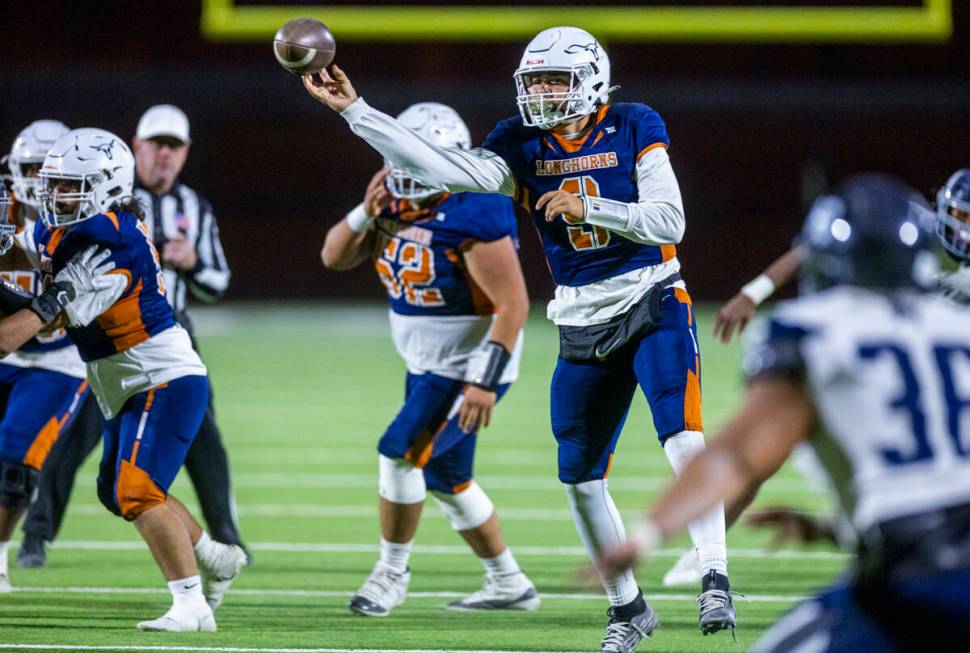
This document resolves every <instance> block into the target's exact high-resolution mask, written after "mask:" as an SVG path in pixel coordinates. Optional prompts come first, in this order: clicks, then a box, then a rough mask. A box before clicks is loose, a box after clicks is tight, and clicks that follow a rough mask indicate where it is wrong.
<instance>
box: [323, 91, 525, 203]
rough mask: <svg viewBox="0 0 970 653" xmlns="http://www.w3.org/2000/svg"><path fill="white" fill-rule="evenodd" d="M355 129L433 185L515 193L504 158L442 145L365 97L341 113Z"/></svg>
mask: <svg viewBox="0 0 970 653" xmlns="http://www.w3.org/2000/svg"><path fill="white" fill-rule="evenodd" d="M340 115H341V116H342V117H343V118H344V120H346V121H347V124H349V125H350V129H351V131H353V132H354V133H355V134H357V135H358V136H360V137H361V138H362V139H364V140H365V141H367V142H368V143H369V144H370V146H371V147H373V148H374V149H375V150H377V151H378V152H380V153H381V154H382V155H384V157H385V158H387V159H388V160H390V161H392V162H393V163H394V165H395V166H397V167H399V168H400V169H402V170H404V171H405V172H406V173H408V174H410V175H412V176H414V177H415V178H416V179H420V180H421V181H422V182H424V183H425V184H427V185H429V186H435V187H442V188H445V189H447V190H449V191H453V192H456V193H457V192H462V191H471V192H477V193H501V194H503V195H508V196H509V197H512V196H514V195H515V177H514V176H513V175H512V170H511V169H510V168H509V166H508V164H507V163H506V162H505V160H504V159H502V157H500V156H499V155H497V154H495V153H494V152H490V151H489V150H483V149H481V148H474V149H471V150H461V149H458V148H442V147H438V146H437V145H433V144H432V143H429V142H427V141H426V140H424V139H423V138H421V137H420V136H418V135H417V134H415V133H414V132H413V131H412V130H410V129H408V128H407V127H405V126H404V125H402V124H401V123H399V122H398V121H397V120H395V119H394V118H392V117H391V116H389V115H387V114H386V113H381V112H380V111H378V110H377V109H374V108H373V107H371V106H370V105H368V104H367V103H366V102H364V99H363V98H357V101H355V102H354V103H353V104H351V105H350V106H349V107H347V108H346V109H344V110H343V111H342V112H341V114H340Z"/></svg>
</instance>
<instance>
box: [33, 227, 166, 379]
mask: <svg viewBox="0 0 970 653" xmlns="http://www.w3.org/2000/svg"><path fill="white" fill-rule="evenodd" d="M34 242H35V243H36V244H37V248H38V250H39V252H40V255H41V266H42V268H43V269H44V271H45V272H46V273H48V274H50V275H52V276H56V275H57V273H58V272H60V271H61V270H62V269H64V266H65V265H66V264H67V262H68V261H70V260H71V259H72V258H73V257H74V256H75V255H76V254H78V253H79V252H83V251H84V250H86V249H87V248H88V247H90V246H91V245H99V246H100V247H106V248H108V249H109V250H110V251H111V259H110V260H111V261H114V264H115V269H114V271H113V272H114V273H115V274H123V275H125V276H126V277H127V278H128V287H127V288H126V289H125V292H124V293H123V294H122V295H121V297H120V298H119V299H118V300H117V301H116V302H115V303H114V304H112V305H111V307H110V308H109V309H108V310H107V311H105V312H104V313H102V314H101V315H100V316H98V317H97V318H96V319H95V320H94V321H93V322H91V324H89V325H88V326H86V327H69V328H68V329H67V332H68V335H69V336H70V338H71V340H72V341H73V342H74V344H75V345H77V348H78V351H79V352H80V354H81V359H82V360H84V361H92V360H98V359H100V358H106V357H108V356H111V355H112V354H116V353H118V352H121V351H126V350H128V349H131V348H132V347H134V346H135V345H137V344H138V343H140V342H144V341H146V340H148V339H149V338H150V337H151V336H153V335H155V334H157V333H161V332H162V331H164V330H165V329H168V328H169V327H172V326H174V325H175V319H174V317H173V315H172V307H171V306H170V305H169V303H168V301H167V300H166V299H165V281H164V278H163V277H162V270H161V266H160V265H159V259H158V252H156V251H155V247H154V246H153V245H152V239H151V234H150V233H149V231H148V229H147V227H146V226H145V224H144V223H143V222H142V221H141V220H139V219H138V218H137V217H136V216H134V215H132V214H131V213H127V212H119V213H100V214H98V215H96V216H94V217H93V218H90V219H88V220H85V221H84V222H81V223H79V224H76V225H73V226H70V227H60V228H57V229H50V228H48V227H47V226H46V225H45V224H44V223H43V222H41V221H38V222H37V224H36V225H35V228H34Z"/></svg>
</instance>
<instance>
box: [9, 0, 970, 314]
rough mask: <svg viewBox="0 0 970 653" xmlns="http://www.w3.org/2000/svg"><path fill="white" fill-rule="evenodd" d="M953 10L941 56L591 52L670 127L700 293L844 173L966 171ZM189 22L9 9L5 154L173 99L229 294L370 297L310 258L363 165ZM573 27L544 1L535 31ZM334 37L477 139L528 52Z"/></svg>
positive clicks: (69, 8) (332, 123)
mask: <svg viewBox="0 0 970 653" xmlns="http://www.w3.org/2000/svg"><path fill="white" fill-rule="evenodd" d="M241 4H246V3H245V2H244V3H241ZM249 4H252V3H249ZM429 4H434V3H429ZM447 4H455V2H453V1H452V2H449V3H447ZM531 4H538V3H531ZM587 4H589V3H587ZM611 4H622V3H618V2H612V3H611ZM683 4H704V3H703V2H690V3H683ZM720 4H724V3H720ZM808 4H820V3H817V2H814V3H808ZM829 4H835V5H838V4H840V3H837V2H832V3H829ZM860 4H881V5H886V4H888V5H898V6H907V5H913V4H918V3H914V2H907V1H905V0H900V1H895V0H890V1H888V2H862V3H860ZM953 4H954V21H955V28H954V34H953V37H952V39H951V40H950V41H949V42H948V43H946V44H904V45H900V44H877V45H873V44H869V45H845V44H827V45H805V44H792V45H781V44H757V45H744V44H740V45H739V44H731V45H727V44H725V45H703V44H694V45H691V44H676V43H663V44H631V43H622V42H615V43H611V42H608V43H606V46H607V48H608V50H609V53H610V57H611V60H612V62H613V78H614V80H615V82H616V83H618V84H620V85H621V86H622V90H621V91H620V92H619V93H618V94H617V96H616V97H617V98H618V99H619V100H621V101H643V102H646V103H648V104H650V105H652V106H653V107H654V108H656V109H657V110H658V111H659V112H660V113H661V115H662V116H663V117H664V118H665V120H666V122H667V125H668V129H669V132H670V135H671V140H672V146H671V150H670V153H671V157H672V159H673V162H674V167H675V170H676V172H677V174H678V177H679V180H680V184H681V188H682V191H683V194H684V198H685V203H686V209H687V219H688V229H687V235H686V240H685V242H684V244H683V245H682V246H681V247H680V255H681V259H682V261H683V263H684V274H685V277H686V279H687V281H688V284H689V285H690V287H691V288H692V290H693V292H694V294H695V296H696V297H698V298H700V299H721V298H724V297H727V296H729V295H730V294H731V293H733V291H734V290H735V289H736V287H737V286H738V285H739V284H740V283H742V282H744V281H746V280H747V279H749V278H750V277H751V276H752V275H753V274H754V273H756V272H757V271H758V270H759V269H760V268H761V266H763V265H764V264H766V263H768V262H769V261H770V260H772V259H773V258H774V257H775V256H776V255H777V254H779V253H781V252H782V251H783V250H784V249H785V248H786V247H787V246H788V244H789V243H790V241H791V238H792V236H793V235H794V233H795V231H796V229H797V227H798V225H799V224H800V220H801V218H802V215H803V211H804V209H805V207H806V202H807V201H808V199H809V198H810V197H811V196H812V195H813V194H815V193H817V192H819V191H821V190H823V189H825V188H826V187H827V186H828V185H829V184H830V183H832V182H833V181H835V180H838V179H839V178H841V177H843V176H844V175H846V174H849V173H852V172H855V171H860V170H869V169H878V170H884V171H887V172H892V173H895V174H898V175H901V176H903V177H904V178H906V179H907V180H909V181H910V182H911V183H912V184H913V185H914V186H916V187H917V188H918V189H920V190H922V191H923V192H926V193H929V192H930V191H931V190H933V189H935V187H936V186H938V185H939V184H940V183H941V182H942V181H943V180H944V179H945V177H946V175H948V174H949V173H950V172H952V171H953V170H954V169H956V168H958V167H961V166H968V165H970V47H968V37H970V3H965V2H954V3H953ZM442 11H448V8H447V5H443V6H442ZM200 12H201V7H200V5H199V3H198V2H194V1H190V2H184V1H183V2H119V1H112V0H107V1H101V2H68V1H61V2H59V1H48V2H43V3H38V2H7V3H4V8H3V14H4V17H3V19H2V22H3V24H4V30H3V36H2V38H0V91H2V92H0V143H2V145H0V149H2V150H4V151H5V150H6V149H7V148H8V147H9V143H10V142H11V141H12V139H13V138H14V136H15V135H16V133H17V131H18V130H19V129H20V128H22V127H23V126H25V125H26V124H27V123H29V122H30V121H31V120H34V119H37V118H57V119H60V120H63V121H64V122H66V123H67V124H68V125H70V126H72V127H81V126H97V127H103V128H106V129H109V130H112V131H114V132H116V133H118V134H119V135H121V136H123V137H126V138H127V137H130V135H131V134H132V133H133V132H134V128H135V123H136V121H137V119H138V117H139V115H140V114H141V112H142V111H143V110H144V109H146V108H147V107H148V106H150V105H151V104H154V103H159V102H171V103H174V104H177V105H179V106H181V107H182V108H183V109H185V110H186V112H187V113H188V115H189V118H190V120H191V122H192V131H193V138H194V145H193V151H192V154H191V156H190V159H189V163H188V166H187V168H186V170H185V172H184V174H183V179H184V180H185V181H186V182H187V183H188V184H190V185H191V186H193V187H195V188H196V189H197V190H199V191H200V192H201V193H203V194H204V195H206V196H207V197H208V198H209V199H210V200H211V201H212V203H213V205H214V207H215V209H216V213H217V216H218V218H219V221H220V225H221V228H222V236H223V242H224V244H225V248H226V252H227V255H228V257H229V260H230V263H231V265H232V269H233V284H232V288H231V291H230V297H231V298H236V299H244V298H269V299H271V298H327V297H348V298H352V297H356V298H379V297H380V296H381V293H382V291H381V290H380V288H379V287H378V285H377V283H376V282H375V280H374V278H373V274H372V272H371V271H370V270H366V269H362V270H359V271H357V272H355V273H354V274H351V275H347V274H342V275H337V274H333V273H329V272H327V271H325V270H324V269H323V268H322V267H321V265H320V264H319V258H318V252H319V247H320V243H321V241H322V238H323V234H324V232H325V230H326V227H327V225H328V224H330V223H331V222H332V221H334V220H336V219H338V218H339V217H341V216H342V215H343V214H344V212H345V211H347V210H348V209H350V208H352V207H353V206H354V204H355V203H356V202H358V201H359V199H360V197H361V193H362V190H363V188H364V185H365V184H366V182H367V180H368V179H369V177H370V174H371V173H372V172H373V171H374V170H375V169H376V168H377V167H378V166H379V165H380V159H379V157H378V155H377V154H376V153H375V152H373V151H372V150H370V149H369V148H368V147H367V146H366V145H365V144H363V142H361V141H359V140H357V139H356V138H354V137H353V136H352V135H351V133H350V131H349V129H347V127H346V125H345V123H344V122H343V121H342V120H341V119H340V118H339V117H337V116H336V115H334V114H332V113H330V112H329V111H328V110H326V109H325V108H324V107H322V106H321V105H318V104H316V103H315V102H314V101H312V100H311V99H310V98H309V97H308V96H307V94H306V93H305V92H304V90H303V88H302V86H301V84H300V82H299V80H298V79H297V78H295V77H293V76H291V75H289V74H287V73H286V72H284V71H283V70H282V69H281V68H280V67H279V66H278V65H277V64H276V62H275V61H274V60H273V57H272V54H271V51H270V44H269V41H268V40H267V41H266V42H258V43H213V42H209V41H207V40H205V39H204V38H203V36H202V34H201V32H200V28H199V18H200ZM318 17H320V18H323V19H324V20H325V16H323V15H319V16H318ZM570 22H571V20H570V16H569V14H568V13H563V12H561V11H554V10H551V9H550V15H549V24H550V25H555V24H569V23H570ZM336 37H337V41H338V62H339V63H340V64H341V66H343V67H344V68H345V69H346V70H347V71H348V73H349V74H350V75H351V77H352V79H353V81H354V82H355V85H356V87H357V90H358V92H359V93H360V94H361V95H362V96H364V97H365V98H367V100H368V101H369V102H370V103H371V104H372V105H374V106H376V107H379V108H381V109H383V110H386V111H389V112H391V113H395V112H398V111H400V110H402V109H403V108H404V107H405V106H407V105H408V104H410V103H411V102H415V101H419V100H437V101H442V102H445V103H448V104H451V105H453V106H454V107H455V108H457V109H458V110H459V112H460V113H461V114H462V115H463V116H464V117H465V119H466V121H467V122H468V124H469V126H470V127H471V129H472V133H473V136H474V138H475V139H476V140H477V141H480V140H481V139H482V138H483V137H484V136H485V134H486V133H487V131H488V129H489V128H490V127H491V126H492V125H493V124H494V123H495V122H496V121H497V120H498V119H499V118H502V117H505V116H508V115H511V114H512V113H513V112H514V111H515V104H514V86H513V83H512V77H511V75H512V71H513V69H514V68H515V67H516V64H517V62H518V59H519V56H520V54H521V49H522V47H523V46H524V44H525V42H524V41H521V42H519V41H514V42H509V43H473V44H451V43H431V44H429V43H421V44H414V43H362V42H348V41H341V38H340V34H339V33H337V34H336ZM521 233H522V250H523V258H524V263H525V267H526V274H527V277H528V281H529V285H530V290H531V294H532V296H533V298H534V299H536V300H541V299H544V298H545V297H547V296H548V295H549V294H550V292H551V283H550V281H549V279H548V275H547V273H546V271H545V264H544V262H543V260H542V256H541V252H540V250H539V247H538V244H537V239H536V237H535V232H534V231H533V229H532V227H531V225H529V224H528V223H527V222H523V223H522V224H521Z"/></svg>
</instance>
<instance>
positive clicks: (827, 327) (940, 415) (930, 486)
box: [744, 286, 970, 532]
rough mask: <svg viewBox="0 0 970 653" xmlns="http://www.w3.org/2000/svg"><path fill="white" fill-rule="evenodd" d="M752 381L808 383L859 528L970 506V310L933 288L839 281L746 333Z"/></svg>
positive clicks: (832, 468)
mask: <svg viewBox="0 0 970 653" xmlns="http://www.w3.org/2000/svg"><path fill="white" fill-rule="evenodd" d="M746 344H747V349H746V352H745V358H744V365H745V371H746V373H747V374H748V376H749V378H751V377H758V376H761V375H770V374H784V375H788V376H792V377H795V378H800V379H802V381H803V383H804V384H805V386H806V387H807V388H808V390H809V392H810V394H811V396H812V398H813V400H814V403H815V406H816V410H817V411H818V415H819V422H820V424H819V427H820V428H819V429H818V431H817V433H815V434H814V435H813V437H812V445H813V446H814V448H815V450H816V453H817V454H818V457H819V460H820V461H821V462H822V464H823V465H824V467H825V469H826V471H827V473H828V474H829V476H830V477H831V479H832V485H833V486H834V488H835V490H836V491H837V492H838V494H839V497H840V500H841V503H842V507H843V509H844V511H845V513H846V516H847V518H848V519H849V521H850V522H851V523H852V525H853V527H854V528H855V529H856V531H857V532H865V531H866V530H867V529H869V528H870V527H872V526H874V525H876V524H878V523H880V522H884V521H887V520H891V519H895V518H899V517H905V516H908V515H914V514H919V513H923V512H926V511H931V510H935V509H940V508H944V507H947V506H956V505H960V504H966V503H970V311H968V310H967V309H966V308H965V307H961V306H958V305H956V304H954V303H952V302H951V301H949V300H947V299H945V298H943V297H940V296H937V295H931V294H928V293H915V292H913V293H902V294H897V295H892V296H890V295H886V294H881V293H875V292H871V291H867V290H864V289H861V288H856V287H847V286H839V287H835V288H831V289H828V290H825V291H823V292H820V293H816V294H813V295H811V296H806V297H803V298H799V299H796V300H793V301H789V302H783V303H781V304H779V305H778V307H777V308H776V310H775V311H774V312H773V313H772V314H771V315H770V316H769V317H768V318H767V319H764V320H762V321H760V324H759V325H758V326H757V327H755V328H753V329H752V330H751V333H750V335H749V336H748V338H747V343H746Z"/></svg>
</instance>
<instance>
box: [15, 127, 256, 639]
mask: <svg viewBox="0 0 970 653" xmlns="http://www.w3.org/2000/svg"><path fill="white" fill-rule="evenodd" d="M134 167H135V161H134V158H133V156H132V154H131V151H130V150H129V149H128V146H127V145H125V143H124V141H122V140H121V139H119V138H118V137H117V136H115V135H114V134H111V133H109V132H106V131H103V130H100V129H76V130H74V131H71V132H68V133H67V134H65V135H64V136H63V137H61V138H60V139H58V140H57V142H56V143H54V145H53V146H52V147H51V149H50V151H49V152H48V153H47V156H46V158H45V159H44V165H43V167H42V168H41V171H40V177H41V180H42V192H41V197H40V199H41V202H42V206H43V213H42V218H43V220H42V221H41V222H38V223H37V225H36V226H35V229H34V231H33V234H32V235H33V238H32V239H31V240H30V241H27V242H28V244H29V245H31V246H30V247H28V249H27V250H25V251H28V252H30V253H32V254H33V257H34V258H33V260H32V262H33V263H34V264H35V266H36V267H38V268H39V269H40V270H42V271H43V272H45V273H46V274H50V275H56V276H55V279H57V278H58V276H59V275H61V274H63V270H64V269H65V266H66V265H69V261H71V260H72V258H73V257H74V256H75V253H77V252H80V251H90V250H88V248H92V246H100V247H104V248H106V249H107V250H109V255H110V259H109V261H108V262H109V263H110V264H113V265H114V266H116V268H115V270H113V271H112V274H110V275H109V276H110V277H111V279H112V281H113V285H112V287H111V289H110V291H108V292H107V293H106V294H102V295H101V296H99V297H97V298H95V299H94V300H93V301H90V302H87V303H85V304H84V305H83V306H81V307H79V309H78V310H76V311H74V312H73V313H71V312H70V311H69V314H68V317H69V318H70V320H69V324H68V327H67V332H68V335H69V336H70V338H71V340H72V341H73V342H74V343H75V344H76V345H77V347H78V350H79V352H80V354H81V358H82V359H83V360H84V361H85V363H86V364H87V377H88V380H89V381H90V382H91V387H92V389H93V391H94V393H95V395H96V397H97V398H98V403H99V405H100V407H101V410H102V412H103V413H104V415H105V418H106V422H105V427H104V453H103V455H102V459H101V467H100V471H99V474H98V497H99V499H101V501H102V503H104V505H105V506H106V507H107V508H108V509H109V510H111V511H112V512H113V513H114V514H116V515H118V516H122V517H124V518H125V519H127V520H129V521H132V522H133V523H134V525H135V527H136V528H137V529H138V532H139V533H140V534H141V536H142V537H143V539H144V540H145V542H146V543H147V544H148V547H149V549H150V550H151V552H152V554H153V556H154V557H155V561H156V563H157V564H158V567H159V569H160V570H161V572H162V574H163V575H164V577H165V580H166V581H167V582H168V587H169V590H170V592H171V594H172V607H171V608H170V609H169V610H168V611H167V612H166V613H165V614H164V615H162V616H161V617H160V618H158V619H153V620H150V621H143V622H141V623H139V624H138V628H139V629H140V630H150V631H167V632H191V631H207V632H212V631H215V629H216V624H215V618H214V616H213V610H214V609H215V608H216V607H218V605H219V604H220V602H221V601H222V598H223V595H224V593H225V591H226V589H228V586H229V583H230V582H231V581H232V579H233V577H234V576H235V575H236V574H237V573H238V571H239V569H240V567H241V566H242V564H243V563H244V562H245V553H244V552H243V551H242V549H241V548H240V547H238V546H235V545H225V544H220V543H217V542H214V541H212V540H210V539H209V538H208V536H207V535H206V534H205V532H204V531H203V530H202V529H201V527H200V526H199V525H198V523H197V522H196V521H195V519H194V518H193V517H192V515H191V514H190V513H189V512H188V510H186V508H185V506H183V505H182V504H181V503H180V502H179V501H178V500H177V499H175V497H173V496H171V495H169V494H168V488H169V486H170V484H171V483H172V481H173V480H174V479H175V476H176V474H177V473H178V470H179V468H180V467H181V466H182V463H183V461H184V458H185V455H186V452H187V450H188V448H189V446H190V445H191V443H192V440H193V438H194V437H195V434H196V432H197V431H198V428H199V424H200V423H201V421H202V417H203V414H204V413H205V409H206V405H207V401H208V394H209V391H208V380H207V377H206V368H205V365H203V363H202V361H201V359H199V357H198V355H197V354H196V353H195V351H194V350H193V349H192V346H191V342H190V340H189V337H188V334H187V333H186V332H185V330H184V329H183V328H182V327H180V326H179V325H178V324H177V323H176V322H175V320H174V317H173V314H172V308H171V306H170V305H169V304H168V302H167V301H166V299H165V284H164V277H163V276H162V271H161V266H160V262H159V256H158V252H157V251H155V248H154V247H153V246H152V239H151V233H150V232H149V231H148V229H147V228H146V226H145V225H144V223H143V222H142V221H141V207H140V206H139V204H138V203H137V201H136V200H135V199H134V198H133V197H132V185H133V181H134V174H135V171H134ZM59 313H60V306H59V305H55V306H52V307H51V309H50V310H48V311H46V313H45V314H41V325H38V326H36V327H35V328H33V331H34V332H36V331H37V330H38V329H39V328H40V326H42V324H45V323H49V322H51V321H52V320H54V319H55V318H57V316H58V315H59ZM200 568H201V572H202V573H201V575H200Z"/></svg>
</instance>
